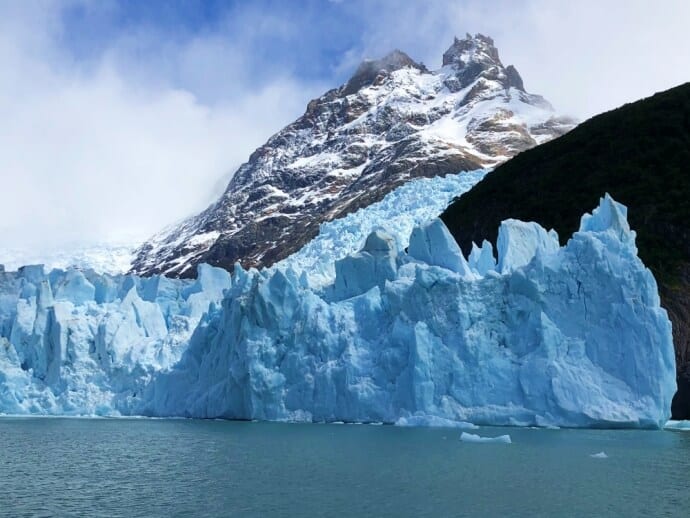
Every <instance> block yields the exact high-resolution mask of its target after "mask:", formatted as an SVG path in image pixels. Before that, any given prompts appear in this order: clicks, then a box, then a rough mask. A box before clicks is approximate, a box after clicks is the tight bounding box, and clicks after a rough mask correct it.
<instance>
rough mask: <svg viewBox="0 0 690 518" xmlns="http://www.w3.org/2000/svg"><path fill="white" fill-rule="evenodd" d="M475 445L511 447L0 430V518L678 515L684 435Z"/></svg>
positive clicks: (289, 430) (185, 427) (41, 424)
mask: <svg viewBox="0 0 690 518" xmlns="http://www.w3.org/2000/svg"><path fill="white" fill-rule="evenodd" d="M474 433H479V434H481V435H500V434H504V433H509V434H510V435H511V437H512V440H513V444H510V445H505V444H469V443H463V442H460V441H459V436H460V431H458V430H451V429H422V428H416V429H412V428H398V427H393V426H370V425H298V424H273V423H242V422H223V421H194V420H147V419H48V418H43V419H41V418H2V419H0V515H2V516H107V517H110V518H112V517H119V516H126V517H133V516H167V517H170V516H363V515H365V516H496V515H507V516H611V515H625V516H689V515H690V433H689V432H670V431H632V430H630V431H628V430H617V431H606V430H534V429H515V428H482V429H480V430H479V431H475V432H474ZM600 451H604V452H606V454H607V455H608V458H606V459H596V458H592V457H590V455H591V454H593V453H597V452H600Z"/></svg>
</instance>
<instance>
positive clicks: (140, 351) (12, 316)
mask: <svg viewBox="0 0 690 518" xmlns="http://www.w3.org/2000/svg"><path fill="white" fill-rule="evenodd" d="M229 286H230V275H229V274H228V273H227V272H226V271H225V270H221V269H218V268H211V267H210V266H206V265H202V266H200V268H199V277H198V279H197V280H196V281H180V280H177V279H168V278H165V277H160V276H154V277H150V278H139V277H136V276H131V275H127V276H125V275H118V276H111V275H99V274H97V273H95V272H94V271H92V270H87V271H80V270H76V269H69V270H66V271H65V270H57V269H56V270H52V271H51V272H49V273H45V272H44V270H43V266H40V265H37V266H25V267H23V268H20V269H19V270H18V271H16V272H4V271H3V269H2V268H1V267H0V413H6V414H26V413H30V414H54V415H63V414H64V415H84V414H103V415H112V414H118V413H120V412H122V413H125V414H127V413H131V411H132V406H131V405H132V402H133V401H135V402H137V401H138V399H137V397H138V394H139V393H140V392H141V390H142V389H143V387H144V386H145V385H146V384H147V383H148V382H150V380H151V379H152V376H153V375H154V374H155V373H157V372H160V371H161V370H164V369H166V368H169V367H171V366H172V365H173V364H175V363H176V362H177V361H178V360H179V358H180V355H181V354H182V352H183V351H184V349H185V348H186V346H187V343H188V339H189V336H190V335H191V333H192V331H193V330H194V328H195V327H196V325H197V323H198V322H199V319H200V318H201V315H202V314H203V313H204V312H205V311H207V310H208V308H209V304H211V303H213V302H219V301H220V300H221V298H222V295H223V290H224V289H225V288H228V287H229Z"/></svg>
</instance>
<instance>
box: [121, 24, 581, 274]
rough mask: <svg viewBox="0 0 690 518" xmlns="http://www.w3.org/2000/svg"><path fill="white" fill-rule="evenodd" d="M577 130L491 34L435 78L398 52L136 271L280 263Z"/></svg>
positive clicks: (453, 51) (281, 140) (322, 105)
mask: <svg viewBox="0 0 690 518" xmlns="http://www.w3.org/2000/svg"><path fill="white" fill-rule="evenodd" d="M573 125H574V122H573V121H572V120H569V119H565V118H558V117H556V116H555V115H554V113H553V109H552V108H551V106H550V105H549V104H548V103H547V102H546V101H544V99H542V98H541V97H539V96H537V95H532V94H528V93H526V92H525V91H524V89H523V88H522V80H521V79H520V76H519V74H518V73H517V71H516V70H515V69H514V68H511V67H508V68H506V67H504V66H503V64H502V63H501V61H500V59H499V57H498V51H497V50H496V48H495V47H494V45H493V41H492V40H491V39H490V38H487V37H485V36H482V35H477V36H474V37H472V36H468V37H467V38H466V39H463V40H458V39H456V40H455V42H454V43H453V45H452V46H451V47H450V48H449V49H448V51H447V52H446V53H445V54H444V67H443V68H441V69H440V70H437V71H433V72H430V71H428V70H427V69H426V67H424V66H423V65H421V64H419V63H416V62H414V61H413V60H412V59H411V58H410V57H409V56H407V55H406V54H405V53H403V52H400V51H394V52H392V53H390V54H389V55H387V56H386V57H384V58H383V59H380V60H376V61H365V62H364V63H362V64H361V65H360V66H359V68H358V69H357V71H356V72H355V74H354V75H353V76H352V78H351V79H350V80H349V81H348V82H347V83H346V84H345V85H343V86H341V87H340V88H337V89H333V90H330V91H328V92H326V93H325V94H324V95H323V96H321V97H319V98H318V99H314V100H313V101H311V102H310V103H309V104H308V105H307V109H306V112H305V113H304V115H303V116H302V117H300V118H299V119H297V120H296V121H295V122H293V123H292V124H290V125H289V126H287V127H286V128H284V129H282V130H281V131H280V132H278V133H276V134H275V135H274V136H273V137H271V138H270V139H269V140H268V142H266V143H265V144H264V145H263V146H261V147H259V148H258V149H257V150H256V151H254V152H253V153H252V155H251V156H250V157H249V160H248V161H247V162H246V163H245V164H243V165H242V166H241V167H240V168H239V170H238V171H237V172H236V173H235V175H234V177H233V178H232V180H231V181H230V183H229V185H228V187H227V189H226V191H225V193H224V194H223V196H222V197H221V198H220V199H219V200H218V201H217V202H216V203H214V204H213V205H212V206H210V207H209V208H207V209H206V210H205V211H203V212H202V213H201V214H199V215H197V216H194V217H191V218H189V219H187V220H186V221H184V222H183V223H182V224H180V225H178V226H176V227H174V228H172V229H168V230H166V231H164V232H162V233H160V234H158V235H157V236H154V237H153V238H151V239H150V240H149V241H148V242H147V243H146V244H144V245H143V246H142V247H141V248H140V249H139V250H138V251H137V256H136V260H135V262H134V266H133V271H134V272H136V273H139V274H143V275H150V274H154V273H165V274H167V275H172V276H193V275H194V274H195V272H196V265H197V264H199V263H201V262H207V263H210V264H212V265H215V266H221V267H224V268H227V269H229V270H231V269H232V268H233V265H234V263H235V262H236V261H240V262H241V263H242V265H243V266H245V267H252V266H255V267H261V266H269V265H271V264H273V263H275V262H276V261H279V260H281V259H283V258H285V257H287V256H288V255H290V254H291V253H293V252H295V251H297V250H299V249H300V248H301V247H302V246H303V245H304V244H305V243H307V242H308V241H309V240H310V239H312V238H313V237H314V236H315V235H317V233H318V230H319V225H320V223H322V222H325V221H329V220H331V219H333V218H338V217H341V216H344V215H346V214H348V213H349V212H352V211H354V210H357V209H359V208H361V207H365V206H367V205H369V204H371V203H374V202H376V201H379V200H380V199H382V198H383V197H384V196H385V195H386V194H387V193H389V192H390V191H391V190H393V189H394V188H396V187H397V186H399V185H401V184H403V183H405V182H407V181H409V180H411V179H414V178H418V177H429V176H436V175H443V174H447V173H457V172H460V171H463V170H472V169H477V168H480V167H490V166H494V165H496V164H498V163H500V162H502V161H504V160H505V159H507V158H509V157H511V156H513V155H515V154H516V153H519V152H520V151H523V150H526V149H528V148H530V147H533V146H535V145H537V144H539V143H541V142H545V141H547V140H549V139H551V138H554V137H556V136H558V135H561V134H563V133H565V132H566V131H568V130H570V129H571V128H572V127H573Z"/></svg>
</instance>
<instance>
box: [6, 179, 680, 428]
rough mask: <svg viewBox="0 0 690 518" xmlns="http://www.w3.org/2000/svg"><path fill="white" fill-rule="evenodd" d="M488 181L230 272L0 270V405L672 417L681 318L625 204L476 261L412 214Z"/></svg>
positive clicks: (586, 420) (382, 416)
mask: <svg viewBox="0 0 690 518" xmlns="http://www.w3.org/2000/svg"><path fill="white" fill-rule="evenodd" d="M483 174H484V173H483V172H480V173H477V175H476V177H475V178H474V179H472V180H471V181H467V179H468V178H471V177H469V176H466V177H465V180H463V181H464V182H466V184H464V183H458V184H456V185H455V187H453V186H452V182H453V181H455V180H454V179H453V177H447V178H445V179H441V178H439V179H432V180H424V181H419V182H418V183H417V184H416V186H415V185H414V184H409V185H406V186H405V187H403V188H401V189H399V190H397V191H394V192H393V193H391V194H390V195H389V197H387V198H386V199H384V200H383V201H382V202H380V203H379V204H374V205H372V206H370V207H368V208H367V209H364V210H362V211H359V212H357V213H353V214H351V215H349V216H348V217H347V218H343V219H342V220H336V221H334V222H331V223H328V224H326V225H324V226H322V228H321V234H320V237H319V238H317V239H316V240H315V241H313V242H312V243H311V244H310V245H308V246H307V247H305V248H304V249H303V250H302V251H301V252H299V253H298V254H296V255H295V256H293V257H292V258H290V259H288V260H286V261H283V262H282V263H279V264H278V265H276V266H275V267H273V268H270V269H266V270H261V271H257V270H254V269H251V270H248V271H246V270H243V269H242V268H241V267H239V266H238V267H237V268H236V270H235V273H234V274H233V276H232V278H230V276H229V275H228V274H227V273H226V272H225V271H223V270H218V269H215V268H211V267H206V266H202V267H201V268H200V271H199V274H200V275H199V278H198V279H197V280H196V281H181V280H171V279H167V278H165V277H152V278H139V277H136V276H108V275H97V274H95V273H93V272H89V271H78V270H67V271H62V270H54V271H52V272H50V273H47V274H46V273H44V272H43V269H42V268H41V267H25V268H23V269H20V270H19V271H18V272H2V271H1V270H0V412H2V413H18V414H23V413H36V414H94V413H96V414H108V415H113V414H115V415H117V414H125V415H128V414H143V415H156V416H190V417H225V418H237V419H270V420H300V421H304V420H306V421H357V422H362V421H364V422H367V421H371V422H398V421H399V422H402V423H405V422H415V423H423V422H430V423H431V422H460V421H465V422H472V423H476V424H514V425H543V426H548V425H558V426H643V427H659V426H663V425H664V424H665V423H666V421H667V419H668V417H669V415H670V403H671V398H672V397H673V394H674V392H675V367H674V354H673V345H672V339H671V325H670V323H669V320H668V318H667V316H666V313H665V311H664V310H663V309H661V308H660V306H659V297H658V295H657V287H656V282H655V280H654V278H653V276H652V275H651V273H650V272H649V270H647V269H646V268H645V267H644V265H643V264H642V262H641V261H640V259H639V258H638V257H637V249H636V247H635V234H634V232H632V231H631V230H630V228H629V227H628V223H627V217H626V216H627V214H626V210H625V207H623V206H622V205H620V204H618V203H616V202H614V201H613V200H612V199H611V198H610V197H608V196H606V197H605V198H603V199H602V200H601V203H600V206H599V207H598V208H597V209H596V210H595V211H594V212H593V213H592V214H591V215H585V216H583V218H582V223H581V228H580V231H579V232H576V233H575V234H574V235H573V236H572V238H571V239H570V240H569V241H568V243H567V244H566V245H565V246H563V247H561V246H559V243H558V237H557V236H556V235H555V233H554V232H547V231H546V230H544V229H543V228H541V227H540V226H539V225H536V224H534V223H523V222H520V221H516V220H507V221H505V222H504V223H503V224H502V225H501V228H500V230H499V237H498V240H497V252H498V254H497V257H495V256H494V251H493V249H492V246H491V244H490V243H488V242H484V243H483V244H482V246H481V247H479V246H475V247H474V248H473V250H472V253H471V254H470V256H469V257H468V258H465V257H464V256H463V254H462V253H461V251H460V250H459V248H458V246H457V244H456V243H455V241H454V239H453V238H452V237H451V235H450V234H449V232H448V231H447V229H446V228H445V226H444V225H443V223H442V222H441V221H440V220H438V219H431V218H429V217H428V214H425V213H424V212H423V211H420V209H419V207H421V206H422V205H423V204H422V203H421V201H424V200H425V199H428V200H431V201H430V202H429V203H430V204H431V205H434V204H438V205H439V207H438V210H435V211H434V213H438V212H440V210H441V209H442V206H443V204H445V203H447V202H448V200H449V197H452V196H453V195H454V194H453V193H455V194H459V193H460V192H462V191H464V190H467V189H468V188H469V187H471V184H472V183H473V182H475V181H478V180H479V179H480V178H481V176H482V175H483ZM459 176H463V175H459ZM444 182H445V183H444ZM402 189H406V190H402ZM401 214H407V217H405V216H402V217H401ZM374 215H375V216H376V218H375V221H378V222H381V224H382V228H378V229H377V228H375V226H374V225H372V224H371V220H372V217H373V216H374ZM357 229H359V235H358V234H357V232H358V230H357ZM310 247H311V248H310Z"/></svg>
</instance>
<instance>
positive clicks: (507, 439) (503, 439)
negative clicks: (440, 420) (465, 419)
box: [460, 432, 513, 444]
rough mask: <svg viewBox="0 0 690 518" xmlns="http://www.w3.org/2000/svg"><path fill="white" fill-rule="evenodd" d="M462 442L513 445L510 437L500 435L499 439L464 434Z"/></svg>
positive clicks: (461, 436) (461, 438)
mask: <svg viewBox="0 0 690 518" xmlns="http://www.w3.org/2000/svg"><path fill="white" fill-rule="evenodd" d="M460 440H461V441H463V442H482V443H484V442H499V443H503V444H511V443H512V442H513V441H511V440H510V435H499V436H498V437H482V436H480V435H476V434H473V433H467V432H462V435H460Z"/></svg>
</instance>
